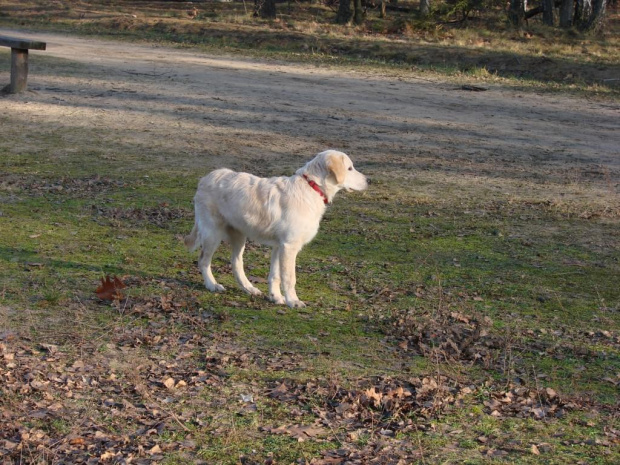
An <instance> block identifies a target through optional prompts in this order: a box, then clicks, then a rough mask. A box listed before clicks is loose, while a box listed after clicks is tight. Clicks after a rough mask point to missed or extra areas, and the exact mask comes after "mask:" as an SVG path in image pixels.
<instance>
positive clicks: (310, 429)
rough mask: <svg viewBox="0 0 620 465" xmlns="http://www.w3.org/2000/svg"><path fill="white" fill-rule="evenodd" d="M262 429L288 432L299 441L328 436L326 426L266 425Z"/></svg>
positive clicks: (273, 432) (271, 431) (274, 432)
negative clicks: (274, 426)
mask: <svg viewBox="0 0 620 465" xmlns="http://www.w3.org/2000/svg"><path fill="white" fill-rule="evenodd" d="M262 430H263V431H267V432H269V433H272V434H288V435H290V436H292V437H294V438H296V439H297V440H298V441H299V442H303V441H306V440H307V439H311V438H316V437H318V436H326V435H327V434H328V430H326V429H325V428H321V427H317V426H311V425H290V426H278V427H277V428H270V427H265V428H262Z"/></svg>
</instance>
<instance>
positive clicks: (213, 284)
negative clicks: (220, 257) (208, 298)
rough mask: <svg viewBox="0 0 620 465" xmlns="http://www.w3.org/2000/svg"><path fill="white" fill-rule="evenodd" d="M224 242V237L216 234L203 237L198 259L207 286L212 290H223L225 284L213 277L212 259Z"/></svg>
mask: <svg viewBox="0 0 620 465" xmlns="http://www.w3.org/2000/svg"><path fill="white" fill-rule="evenodd" d="M221 242H222V238H221V237H220V236H216V235H215V234H213V235H211V236H209V237H205V238H202V242H201V245H202V251H201V252H200V258H199V259H198V267H199V268H200V271H201V273H202V277H203V278H204V281H205V287H206V288H207V289H209V290H210V291H211V292H223V291H224V290H225V289H224V286H222V285H221V284H218V283H217V281H216V280H215V278H214V277H213V273H212V272H211V259H212V258H213V254H214V253H215V251H216V250H217V248H218V247H219V245H220V243H221Z"/></svg>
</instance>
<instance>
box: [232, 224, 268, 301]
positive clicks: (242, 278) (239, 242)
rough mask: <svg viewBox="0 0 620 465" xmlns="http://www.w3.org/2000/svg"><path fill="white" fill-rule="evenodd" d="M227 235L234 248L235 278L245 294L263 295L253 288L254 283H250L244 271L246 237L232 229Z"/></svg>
mask: <svg viewBox="0 0 620 465" xmlns="http://www.w3.org/2000/svg"><path fill="white" fill-rule="evenodd" d="M227 233H228V238H229V239H230V245H231V248H232V258H231V264H232V271H233V276H234V277H235V279H236V280H237V283H239V286H241V288H242V289H243V290H244V291H245V292H247V293H248V294H251V295H261V294H262V292H261V291H260V290H259V289H257V288H255V287H254V286H252V283H250V281H249V280H248V278H247V276H246V275H245V271H244V270H243V251H244V250H245V240H246V237H245V236H244V235H243V234H242V233H241V232H239V231H237V230H236V229H232V228H230V229H228V231H227Z"/></svg>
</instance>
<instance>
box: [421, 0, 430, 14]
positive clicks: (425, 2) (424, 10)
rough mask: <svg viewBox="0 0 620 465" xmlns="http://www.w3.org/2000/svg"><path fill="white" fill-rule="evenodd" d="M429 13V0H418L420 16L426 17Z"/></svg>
mask: <svg viewBox="0 0 620 465" xmlns="http://www.w3.org/2000/svg"><path fill="white" fill-rule="evenodd" d="M430 12H431V0H420V16H428V15H429V14H430Z"/></svg>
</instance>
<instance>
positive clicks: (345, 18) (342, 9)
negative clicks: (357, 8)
mask: <svg viewBox="0 0 620 465" xmlns="http://www.w3.org/2000/svg"><path fill="white" fill-rule="evenodd" d="M352 15H353V12H352V11H351V0H340V3H339V4H338V13H337V14H336V22H337V23H338V24H347V23H348V22H349V21H351V16H352Z"/></svg>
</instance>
